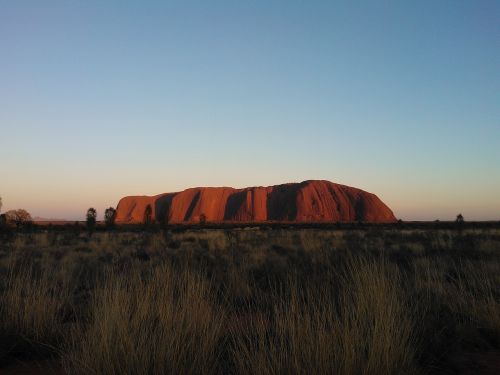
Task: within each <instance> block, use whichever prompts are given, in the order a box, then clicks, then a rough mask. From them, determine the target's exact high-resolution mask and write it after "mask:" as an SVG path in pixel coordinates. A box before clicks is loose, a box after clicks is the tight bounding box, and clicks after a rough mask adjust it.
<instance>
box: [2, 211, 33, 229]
mask: <svg viewBox="0 0 500 375" xmlns="http://www.w3.org/2000/svg"><path fill="white" fill-rule="evenodd" d="M5 221H6V223H7V224H11V225H12V224H14V225H15V226H16V227H17V228H19V227H21V226H23V225H28V224H30V223H31V222H32V219H31V215H30V213H29V212H28V211H26V210H23V209H22V208H21V209H18V210H10V211H7V212H6V213H5Z"/></svg>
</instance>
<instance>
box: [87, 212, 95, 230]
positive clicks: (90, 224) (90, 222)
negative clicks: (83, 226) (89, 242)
mask: <svg viewBox="0 0 500 375" xmlns="http://www.w3.org/2000/svg"><path fill="white" fill-rule="evenodd" d="M96 222H97V211H96V209H95V208H93V207H91V208H89V209H88V210H87V228H88V229H89V230H93V229H94V228H95V224H96Z"/></svg>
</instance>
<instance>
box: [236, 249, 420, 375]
mask: <svg viewBox="0 0 500 375" xmlns="http://www.w3.org/2000/svg"><path fill="white" fill-rule="evenodd" d="M327 279H329V280H332V281H333V283H325V284H324V285H321V286H320V287H319V288H315V287H312V286H311V287H310V288H306V289H304V288H302V287H299V286H298V284H297V283H296V282H295V281H294V280H293V279H292V280H291V281H290V283H289V284H288V287H287V288H284V289H283V288H281V289H279V290H276V293H275V295H274V307H273V309H272V311H271V312H270V314H268V315H257V316H255V317H254V319H251V320H250V328H248V327H245V325H248V319H246V320H245V321H244V323H242V325H240V326H237V327H236V329H235V331H234V332H233V335H232V337H233V339H234V352H233V354H234V359H235V361H236V367H237V372H238V373H246V374H277V373H278V374H280V373H287V374H301V373H315V374H327V373H334V374H400V373H412V372H415V371H416V362H415V356H416V351H417V349H418V345H417V340H416V337H415V333H416V329H417V327H416V324H415V320H414V311H415V309H414V306H413V304H412V302H411V301H409V300H408V299H407V298H406V296H405V293H404V290H403V288H402V285H401V275H400V273H399V272H398V270H397V268H395V267H393V266H390V265H388V264H387V263H385V262H383V261H382V262H381V261H375V260H368V259H366V258H358V257H353V258H351V259H350V260H349V261H348V262H347V264H346V265H345V268H344V270H343V272H341V273H340V274H338V275H333V277H329V278H327ZM283 290H285V291H286V292H285V293H282V291H283Z"/></svg>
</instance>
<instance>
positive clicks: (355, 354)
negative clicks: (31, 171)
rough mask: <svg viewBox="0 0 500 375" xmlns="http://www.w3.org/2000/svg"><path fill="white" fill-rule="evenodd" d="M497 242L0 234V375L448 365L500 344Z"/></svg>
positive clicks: (373, 236) (420, 237) (220, 233)
mask: <svg viewBox="0 0 500 375" xmlns="http://www.w3.org/2000/svg"><path fill="white" fill-rule="evenodd" d="M486 244H487V245H488V246H487V245H486ZM499 244H500V236H498V234H497V233H496V232H494V231H489V232H488V231H487V232H485V233H481V232H477V233H475V234H474V233H464V232H460V233H453V232H452V231H436V232H432V231H429V232H425V231H421V230H420V231H406V232H405V231H401V232H398V231H395V230H391V231H387V232H376V231H366V232H362V231H358V230H356V231H350V232H349V231H346V232H341V231H337V232H335V231H334V233H331V232H329V231H320V230H316V229H314V230H311V231H310V232H307V230H304V229H300V230H283V229H280V230H277V231H276V232H274V231H273V230H255V229H251V230H241V229H238V230H234V231H224V230H214V231H210V230H207V229H203V230H199V231H187V232H179V233H175V232H170V233H120V232H109V233H94V234H93V235H92V236H88V235H86V234H85V233H80V234H76V233H72V232H69V233H68V232H61V233H55V232H48V233H40V234H34V235H16V236H14V237H12V238H7V240H5V241H0V372H1V367H2V365H3V364H5V363H9V361H10V362H12V361H13V360H14V359H16V358H22V359H23V360H26V359H30V358H47V357H52V358H57V360H59V361H61V362H62V363H63V365H64V368H65V369H66V372H67V373H70V374H73V373H77V374H78V373H81V374H164V373H183V374H184V373H186V374H190V373H191V374H198V373H200V374H215V373H243V374H276V373H290V374H299V373H300V374H302V373H311V374H322V373H335V374H402V373H404V374H411V373H441V372H445V371H448V372H453V371H455V372H460V371H461V369H462V368H461V367H460V366H462V365H457V364H456V363H457V361H456V358H466V357H467V356H468V354H471V353H472V354H474V353H498V352H500V246H499ZM499 362H500V360H499ZM480 365H481V366H484V364H477V363H476V364H473V365H471V367H470V368H467V369H466V370H470V369H473V368H479V367H480ZM474 366H476V367H474Z"/></svg>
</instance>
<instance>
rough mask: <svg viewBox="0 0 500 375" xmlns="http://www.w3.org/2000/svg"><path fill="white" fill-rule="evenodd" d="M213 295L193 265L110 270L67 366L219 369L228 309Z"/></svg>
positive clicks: (85, 369)
mask: <svg viewBox="0 0 500 375" xmlns="http://www.w3.org/2000/svg"><path fill="white" fill-rule="evenodd" d="M213 299H214V292H213V290H212V289H211V286H210V285H209V283H208V282H207V281H205V280H204V279H203V278H202V277H201V275H195V274H193V273H191V272H189V271H184V272H175V271H174V270H173V269H172V268H171V267H168V266H161V267H159V268H157V269H156V270H154V271H153V272H152V275H149V276H147V277H145V276H143V275H140V274H139V273H138V272H134V273H132V274H127V275H123V274H122V275H120V274H116V273H110V274H108V275H107V276H106V279H105V281H104V283H103V284H102V285H100V286H99V287H97V289H96V290H95V291H94V295H93V298H92V301H91V305H90V311H91V317H90V322H89V323H84V324H83V325H82V327H81V331H80V332H79V333H80V335H78V334H77V335H76V336H75V337H74V338H73V346H72V351H71V354H69V355H68V356H67V357H66V367H67V369H68V372H69V373H82V374H87V373H93V374H167V373H172V374H174V373H175V374H180V373H182V374H207V373H208V374H211V373H215V370H216V367H217V365H218V358H219V356H220V349H219V346H218V344H219V341H220V340H221V332H222V326H223V321H224V311H223V310H222V309H221V308H220V307H219V306H217V305H214V304H213V302H212V300H213Z"/></svg>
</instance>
